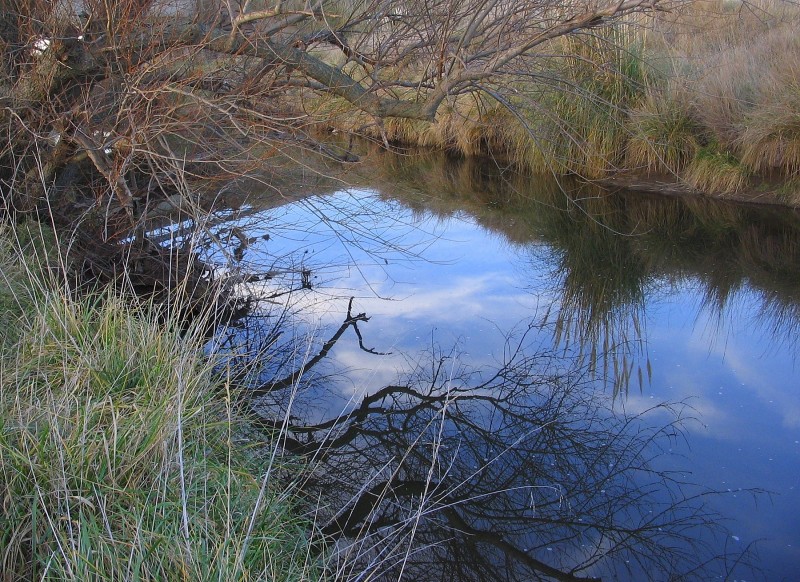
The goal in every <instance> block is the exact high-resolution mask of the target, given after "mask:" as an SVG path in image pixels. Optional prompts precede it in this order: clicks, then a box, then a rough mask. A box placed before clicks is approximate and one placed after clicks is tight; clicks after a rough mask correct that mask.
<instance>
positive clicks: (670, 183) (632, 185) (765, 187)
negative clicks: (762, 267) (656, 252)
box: [597, 174, 800, 208]
mask: <svg viewBox="0 0 800 582" xmlns="http://www.w3.org/2000/svg"><path fill="white" fill-rule="evenodd" d="M597 183H598V184H599V185H601V186H603V187H606V188H621V189H625V190H637V191H639V192H652V193H655V194H663V195H665V196H703V197H705V198H713V199H716V200H730V201H733V202H743V203H747V204H766V205H772V206H787V207H790V208H800V196H795V197H794V199H790V198H789V197H787V196H786V194H785V191H782V190H783V189H782V186H785V183H784V182H781V181H767V180H764V181H762V182H761V183H759V184H758V185H757V186H755V187H750V188H745V189H743V190H740V191H738V192H726V193H724V194H709V193H706V192H702V191H700V190H696V189H695V188H692V187H691V186H689V185H688V184H686V183H685V182H682V181H681V180H680V179H678V178H677V177H675V176H670V175H652V174H647V175H643V174H617V175H614V176H610V177H608V178H603V179H600V180H598V181H597ZM799 194H800V193H799Z"/></svg>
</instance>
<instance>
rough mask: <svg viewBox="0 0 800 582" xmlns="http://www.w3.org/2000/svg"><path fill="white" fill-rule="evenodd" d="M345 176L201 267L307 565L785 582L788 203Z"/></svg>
mask: <svg viewBox="0 0 800 582" xmlns="http://www.w3.org/2000/svg"><path fill="white" fill-rule="evenodd" d="M365 164H366V165H367V167H365V168H360V169H358V170H357V171H354V172H352V173H351V175H349V176H348V177H347V178H346V182H347V183H348V185H346V186H345V185H344V182H343V183H342V184H334V185H331V184H326V185H325V186H324V187H320V191H319V193H318V194H317V195H313V196H310V197H306V198H303V199H301V200H297V201H293V202H291V203H286V204H282V205H277V206H276V205H275V204H274V203H265V202H262V201H261V200H260V199H259V197H258V195H257V194H255V195H253V196H251V198H250V199H248V200H247V201H246V202H245V203H244V204H243V205H242V206H240V208H239V209H238V210H237V211H221V212H220V214H219V216H218V217H217V219H216V220H215V222H214V226H213V227H212V228H210V229H209V232H210V233H211V236H210V237H209V239H208V243H209V244H208V247H207V251H206V254H207V256H208V258H210V259H211V260H213V261H215V262H217V263H218V264H220V265H226V268H229V269H234V270H239V271H241V272H243V273H248V274H255V275H256V280H250V282H248V283H247V284H243V285H242V289H243V292H246V293H252V294H256V295H257V296H260V297H261V298H262V301H261V302H260V303H259V304H258V305H257V307H256V309H255V311H254V315H253V316H252V317H251V319H250V321H249V324H248V325H247V326H246V327H244V328H241V327H240V328H236V329H231V330H229V333H228V334H227V335H226V336H223V337H222V338H221V339H220V340H219V341H220V344H221V345H222V349H223V350H228V351H229V353H234V352H235V353H236V354H237V356H236V357H235V358H233V357H232V361H238V360H242V361H245V360H246V361H248V362H249V363H250V364H251V365H252V362H253V361H257V362H259V367H258V369H257V370H256V371H252V369H251V381H252V382H253V385H254V386H256V389H255V391H256V393H257V394H258V400H257V401H256V402H257V403H256V404H254V406H253V409H254V410H255V411H256V412H257V413H258V414H260V415H261V416H262V419H263V422H264V426H267V427H269V426H280V427H283V429H284V434H285V437H286V438H285V445H286V449H287V451H290V452H292V453H294V454H300V455H304V456H306V457H307V458H308V459H309V466H310V467H313V469H311V470H310V471H309V475H308V477H307V479H306V482H305V489H306V490H307V491H309V492H310V493H309V495H310V496H311V497H313V498H314V499H316V500H318V502H319V503H320V506H321V507H324V508H325V509H324V510H320V509H317V511H319V512H320V513H319V516H318V519H319V523H320V526H321V527H322V528H323V530H324V532H325V533H327V534H329V535H331V536H332V537H335V538H336V539H337V540H338V541H337V542H336V545H335V548H336V550H337V552H338V555H339V557H340V559H339V561H338V562H335V563H336V564H339V567H340V570H338V571H336V572H334V573H335V574H337V575H339V576H342V577H347V578H352V579H360V578H362V577H369V576H373V577H376V578H378V579H399V578H403V579H409V580H485V579H502V580H505V579H508V580H513V579H524V580H529V579H546V580H547V579H552V580H578V579H592V578H593V577H594V578H602V579H605V580H672V579H694V580H712V579H720V580H723V579H724V580H760V579H762V580H794V579H797V571H798V568H799V567H800V390H799V389H798V388H800V386H799V384H800V382H798V377H800V375H799V374H798V369H797V355H798V324H800V216H798V214H797V213H795V212H792V211H789V210H786V209H778V208H758V207H752V206H742V205H735V204H729V203H721V202H718V201H714V200H708V199H702V198H692V199H683V198H676V197H659V196H653V195H646V194H642V193H633V192H619V193H608V192H604V191H602V190H600V189H598V188H595V187H591V186H587V185H585V184H580V183H570V182H562V183H561V184H560V185H559V184H556V183H554V182H552V181H551V180H547V179H544V178H541V179H537V178H531V177H525V176H519V175H515V174H514V173H512V172H510V171H503V170H501V169H499V168H498V167H497V165H496V164H492V163H488V162H487V163H478V162H470V161H464V160H454V159H450V158H447V157H446V156H439V155H427V156H395V155H389V154H383V155H380V156H378V159H372V160H371V161H368V162H366V163H365ZM290 288H291V289H294V291H293V292H291V293H285V291H286V290H287V289H290ZM351 298H352V302H351ZM348 306H350V311H348ZM360 314H363V316H361V315H360ZM298 371H302V374H298V373H297V372H298ZM681 576H683V578H682V577H681Z"/></svg>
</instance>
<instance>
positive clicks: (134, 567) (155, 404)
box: [0, 225, 319, 580]
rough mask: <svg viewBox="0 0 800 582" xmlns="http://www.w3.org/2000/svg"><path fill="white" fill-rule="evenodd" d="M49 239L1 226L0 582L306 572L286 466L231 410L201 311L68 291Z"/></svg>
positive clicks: (306, 528) (304, 538)
mask: <svg viewBox="0 0 800 582" xmlns="http://www.w3.org/2000/svg"><path fill="white" fill-rule="evenodd" d="M55 242H56V241H55V239H54V235H53V234H52V233H48V232H46V231H42V230H40V229H39V227H38V226H35V225H27V226H26V225H16V226H15V227H14V228H13V229H12V228H10V227H0V306H1V307H2V312H0V324H1V325H0V330H2V332H1V333H0V350H1V351H0V493H1V494H2V498H3V506H4V510H3V511H4V519H3V520H0V546H1V547H3V552H2V554H0V569H2V571H3V572H4V573H5V577H6V579H9V580H23V579H24V580H32V579H48V580H50V579H53V580H55V579H57V580H90V579H91V580H123V579H124V580H131V579H137V580H242V579H253V580H255V579H262V580H263V579H271V580H309V579H316V578H318V577H319V572H318V570H319V565H318V561H317V557H316V556H317V552H316V551H314V550H313V547H312V545H313V543H312V542H311V541H309V540H310V537H311V536H310V535H309V532H310V531H311V530H312V526H311V524H310V522H309V521H308V520H306V519H305V518H304V517H303V516H302V514H301V513H300V512H299V511H298V509H297V498H296V493H295V492H294V490H293V489H292V487H291V486H288V485H287V482H286V481H279V480H278V479H276V478H275V477H274V475H276V474H278V473H280V472H284V473H285V472H286V471H287V470H290V469H291V467H290V466H289V462H288V461H286V460H285V459H281V458H280V457H279V456H278V455H276V454H275V453H274V445H273V443H271V442H270V441H269V440H266V441H265V440H261V439H258V438H254V437H253V432H252V430H251V429H250V428H249V427H248V423H247V422H246V421H245V420H244V419H243V418H242V416H241V414H240V413H238V412H237V408H236V398H235V394H234V393H233V388H232V387H231V386H230V384H229V383H227V382H226V381H225V375H224V374H220V373H219V370H218V369H217V368H216V367H215V361H214V359H213V358H209V357H208V356H207V355H206V354H205V353H204V349H203V346H204V343H205V335H204V325H203V324H204V323H205V322H204V321H202V316H201V318H200V320H199V321H195V322H193V323H192V324H191V325H189V326H188V327H187V325H186V323H185V322H184V321H180V320H179V316H178V315H176V314H179V313H180V311H181V310H180V309H174V308H171V309H167V308H165V307H163V306H158V305H156V304H154V303H152V302H144V301H137V300H136V299H134V298H132V297H129V296H124V295H120V294H118V293H113V292H110V291H101V292H99V293H96V294H90V295H86V296H82V297H80V298H75V297H74V295H73V293H72V292H71V291H70V289H69V287H68V285H67V282H66V281H65V280H64V279H63V278H60V276H59V275H58V274H56V273H58V272H59V269H57V268H56V269H52V268H51V266H53V265H55V266H57V265H58V262H59V256H58V254H57V253H56V252H54V251H53V250H52V249H54V248H56V247H57V245H56V244H55ZM209 316H210V315H209V314H206V317H209ZM220 396H222V397H220Z"/></svg>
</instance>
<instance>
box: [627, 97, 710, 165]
mask: <svg viewBox="0 0 800 582" xmlns="http://www.w3.org/2000/svg"><path fill="white" fill-rule="evenodd" d="M626 125H627V128H628V130H629V131H630V134H631V135H630V137H629V138H628V141H627V143H626V147H625V160H626V165H627V167H628V169H631V170H634V171H638V170H644V171H646V172H666V173H671V174H679V173H680V172H682V171H683V170H684V169H685V168H686V166H687V165H688V164H689V162H690V161H691V160H692V159H693V158H694V157H695V155H696V154H697V152H698V150H699V148H700V141H699V140H700V136H701V135H702V131H701V128H700V126H699V125H698V123H697V122H696V120H695V119H694V118H693V117H692V115H691V110H690V107H689V102H688V95H687V92H686V91H685V90H683V89H680V88H675V87H673V86H671V85H668V86H667V87H665V88H664V89H663V90H659V89H658V88H655V87H651V88H650V89H649V90H648V92H647V95H646V96H645V98H644V99H643V100H642V101H641V103H639V105H637V106H635V107H634V108H633V109H632V110H631V111H630V113H629V116H628V120H627V123H626Z"/></svg>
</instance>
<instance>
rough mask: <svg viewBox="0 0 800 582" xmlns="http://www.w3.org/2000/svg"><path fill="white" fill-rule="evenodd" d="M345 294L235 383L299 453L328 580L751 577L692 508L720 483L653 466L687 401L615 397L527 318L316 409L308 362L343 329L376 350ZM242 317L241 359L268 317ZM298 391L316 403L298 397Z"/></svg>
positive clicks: (272, 336)
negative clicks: (495, 340)
mask: <svg viewBox="0 0 800 582" xmlns="http://www.w3.org/2000/svg"><path fill="white" fill-rule="evenodd" d="M351 308H352V300H351V305H350V308H349V309H348V313H347V316H346V318H345V320H344V321H343V323H342V324H341V326H340V327H339V329H338V330H336V332H335V333H334V334H332V336H331V337H330V338H329V339H328V341H326V342H325V343H324V344H322V345H321V346H320V347H319V348H317V349H318V351H317V352H316V354H315V355H313V357H312V356H310V355H309V356H307V357H306V358H305V360H304V361H305V364H304V365H302V366H299V367H298V368H297V369H295V370H293V371H289V372H288V373H286V372H285V370H284V371H283V372H281V371H280V369H279V368H280V366H278V367H277V368H276V367H275V365H274V360H271V361H272V362H273V364H271V366H272V367H270V369H268V370H267V369H266V368H264V369H262V370H261V371H260V372H259V373H258V374H255V375H253V374H252V373H251V374H250V375H249V378H250V380H249V381H248V382H249V383H250V385H249V386H248V387H246V388H245V389H244V391H243V394H245V395H246V398H244V401H245V403H246V407H247V409H248V411H249V412H250V414H251V415H252V416H253V418H254V419H255V423H256V424H257V425H258V426H260V427H261V428H262V429H264V430H265V432H267V433H270V434H273V435H274V432H273V431H280V442H281V444H282V448H283V450H284V451H285V453H286V454H288V455H297V456H300V457H301V458H303V459H306V460H307V463H306V466H307V467H308V469H307V472H306V474H304V475H303V477H302V479H301V481H302V487H303V491H304V493H305V495H306V498H307V499H309V500H312V501H311V502H312V503H313V508H314V509H313V510H314V511H315V512H316V522H317V523H318V524H320V528H321V530H322V533H324V534H325V535H326V536H328V539H330V540H332V544H331V547H332V551H333V556H332V560H331V561H330V562H329V563H330V568H331V573H332V574H333V575H335V576H336V578H337V579H339V578H340V579H353V580H357V579H359V580H360V579H376V578H377V579H388V580H397V579H400V578H403V579H408V580H490V579H501V580H517V579H519V580H529V579H537V580H539V579H541V580H551V579H552V580H587V579H600V578H603V579H608V580H625V579H632V580H636V579H639V580H641V579H650V580H666V579H670V580H673V579H698V580H708V579H711V578H713V577H716V576H720V577H723V578H724V577H725V576H726V575H728V574H729V573H731V571H732V570H734V569H736V571H737V572H741V571H742V570H747V572H748V574H751V573H752V572H750V567H749V565H748V559H747V558H748V556H747V554H746V553H745V554H738V555H727V554H726V553H725V540H726V538H727V534H726V532H725V530H724V528H723V527H722V526H721V525H720V516H719V515H716V514H714V513H712V512H711V511H710V510H708V509H707V508H706V506H705V501H706V499H707V498H708V496H711V495H718V494H719V493H715V492H712V491H708V490H703V489H700V488H699V487H696V486H693V485H691V484H690V483H688V482H686V481H685V480H684V476H682V475H678V474H675V473H670V472H665V471H661V470H659V469H657V467H656V465H657V463H654V461H657V458H658V457H659V456H660V455H662V454H664V453H665V451H666V450H668V448H669V447H670V446H671V443H672V442H673V441H674V440H675V439H679V438H681V426H682V424H683V423H684V421H685V419H684V418H683V416H682V415H683V413H684V409H685V407H683V406H665V405H661V406H657V407H655V408H653V409H650V410H647V411H643V412H638V413H633V414H628V413H625V412H624V411H619V410H614V409H612V407H611V400H610V397H609V396H608V395H605V394H603V393H602V392H601V391H599V390H594V389H593V382H592V381H591V380H590V379H589V378H590V376H589V375H588V374H587V373H586V370H585V369H575V368H574V367H571V364H569V363H567V362H569V360H567V359H565V358H564V357H563V355H559V356H558V357H557V356H556V355H555V354H554V353H552V352H544V351H540V350H536V349H535V348H534V346H535V336H536V332H537V331H538V330H537V328H536V327H534V326H529V327H528V328H526V329H524V330H520V331H519V332H518V333H516V334H512V335H511V336H509V337H508V339H507V342H506V345H505V350H504V358H503V361H502V362H499V363H498V364H497V366H495V368H494V369H493V370H487V369H471V368H470V367H468V366H467V365H465V364H463V363H462V362H460V361H459V358H458V355H457V354H456V353H445V352H443V351H441V350H440V349H438V348H433V349H431V350H430V351H429V353H427V354H425V355H424V357H419V358H417V359H416V361H417V363H416V364H415V365H414V366H413V369H412V371H411V372H409V373H408V374H407V376H406V378H405V379H404V381H403V382H398V383H396V384H393V385H388V386H383V387H381V388H379V389H376V390H374V391H372V392H368V393H367V394H366V395H365V396H364V397H363V398H362V399H361V401H360V402H358V403H356V404H354V405H353V406H351V407H350V408H349V409H348V410H346V411H344V412H343V413H342V414H339V415H333V416H331V417H325V416H324V415H323V416H322V417H321V418H320V417H319V415H318V413H314V412H313V411H314V410H320V409H322V410H325V405H324V402H325V398H326V396H325V394H324V393H323V389H322V388H321V386H323V385H326V384H327V385H330V382H328V381H326V379H325V378H323V377H320V376H319V375H318V374H317V373H316V370H317V369H318V367H319V365H320V364H321V363H322V362H323V361H324V359H325V356H326V355H327V354H328V352H329V351H330V350H331V349H333V348H334V347H335V344H336V343H337V342H338V341H339V340H340V339H341V338H342V337H345V334H346V333H347V332H348V331H349V330H350V328H352V331H354V332H355V335H356V336H357V338H358V341H359V345H360V346H361V348H362V349H364V350H367V351H370V352H371V353H373V354H376V352H374V351H373V350H369V349H368V348H366V347H365V346H364V343H363V340H362V336H361V332H360V330H359V327H358V326H359V324H360V323H363V322H365V321H367V319H368V318H367V317H366V315H365V314H353V313H352V312H351V310H350V309H351ZM246 329H247V330H248V332H247V333H248V335H247V337H246V339H243V337H244V336H242V335H241V334H238V333H231V334H230V335H229V336H228V337H227V338H226V340H225V341H223V342H222V345H223V350H224V351H228V353H234V352H235V353H239V354H242V353H246V354H248V356H247V357H246V358H244V360H246V361H247V362H250V363H252V362H254V361H263V359H260V358H259V357H258V353H259V346H260V348H262V349H265V350H269V353H274V352H275V345H276V338H278V337H279V336H280V334H279V333H277V332H276V328H275V327H274V326H267V325H262V326H261V327H259V326H258V325H255V324H254V323H253V322H250V324H249V325H248V326H246ZM258 330H261V333H263V335H261V336H260V337H259V332H258ZM242 342H244V343H245V344H246V345H242ZM243 348H246V349H243ZM254 356H255V357H254ZM375 357H380V356H379V355H376V356H375ZM291 360H292V358H291V357H286V358H285V359H284V360H282V361H283V363H284V364H286V363H288V362H290V361H291ZM231 364H232V365H234V366H235V365H236V362H235V361H234V360H233V359H232V360H231ZM239 364H242V369H247V367H248V365H249V364H243V363H242V362H239ZM251 372H252V369H251ZM265 375H270V376H271V377H272V379H271V380H265ZM241 377H242V378H244V376H241ZM255 377H259V378H260V381H259V382H257V383H256V385H255V386H254V385H253V378H255ZM304 396H305V397H309V398H310V399H311V400H313V401H315V402H316V407H309V408H308V409H306V410H301V409H300V408H299V407H298V406H297V402H299V399H302V398H303V397H304ZM656 421H660V423H659V424H654V422H656Z"/></svg>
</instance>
